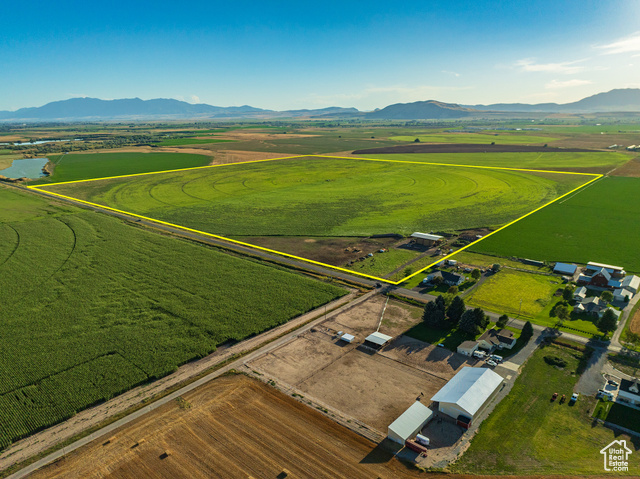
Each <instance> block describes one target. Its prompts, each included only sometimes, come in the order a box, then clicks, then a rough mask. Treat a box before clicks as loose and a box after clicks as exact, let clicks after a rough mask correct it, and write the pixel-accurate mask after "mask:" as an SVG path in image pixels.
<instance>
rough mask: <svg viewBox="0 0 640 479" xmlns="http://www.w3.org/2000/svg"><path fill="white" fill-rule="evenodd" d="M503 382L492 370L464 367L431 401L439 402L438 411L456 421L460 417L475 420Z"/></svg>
mask: <svg viewBox="0 0 640 479" xmlns="http://www.w3.org/2000/svg"><path fill="white" fill-rule="evenodd" d="M502 381H503V379H502V376H500V375H499V374H497V373H495V372H493V371H492V370H491V369H487V368H470V367H464V368H462V369H461V370H460V371H458V374H456V375H455V376H454V377H452V378H451V379H450V380H449V382H448V383H447V384H445V385H444V387H443V388H442V389H440V391H438V392H437V393H436V395H435V396H433V397H432V398H431V400H432V401H438V403H439V404H438V410H439V411H441V412H443V413H444V414H447V415H448V416H451V417H452V418H454V419H457V418H458V416H460V415H462V416H466V417H468V418H470V419H473V418H474V416H475V415H476V414H477V413H478V412H479V411H480V410H481V409H482V408H483V406H484V405H485V404H486V403H487V402H488V401H489V399H490V398H491V397H492V396H493V394H494V393H495V392H496V390H497V389H498V388H499V387H500V385H501V384H502Z"/></svg>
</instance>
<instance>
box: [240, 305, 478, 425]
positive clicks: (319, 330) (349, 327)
mask: <svg viewBox="0 0 640 479" xmlns="http://www.w3.org/2000/svg"><path fill="white" fill-rule="evenodd" d="M385 303H386V307H385ZM383 310H384V316H382V313H383ZM421 312H422V309H421V308H418V307H415V306H410V305H406V304H404V303H401V302H399V301H395V300H389V302H388V303H387V301H386V297H384V296H381V295H376V296H373V297H372V298H370V299H369V300H367V301H364V302H362V303H360V304H358V305H356V306H354V307H352V308H349V309H348V310H345V311H343V312H341V313H339V314H337V315H336V316H334V317H332V318H330V319H328V320H327V321H324V322H323V323H321V324H320V325H319V326H316V327H315V328H314V330H311V331H309V332H308V333H306V334H304V335H302V336H299V337H298V338H296V339H294V340H293V341H291V342H289V343H287V344H285V345H283V346H281V347H280V348H277V349H274V350H272V351H271V352H270V353H268V354H267V355H264V356H262V357H260V358H258V359H256V360H255V361H253V362H252V363H251V364H250V365H249V368H254V369H255V370H257V371H259V372H260V373H263V374H265V375H266V376H268V377H271V378H275V379H276V380H277V381H276V382H279V383H281V384H282V385H283V386H284V387H285V388H287V387H290V388H293V389H295V390H297V391H299V393H301V394H302V395H305V397H308V398H309V399H311V400H313V401H314V402H318V403H321V404H325V405H327V406H328V407H330V408H333V409H334V410H335V411H336V412H337V413H339V414H342V415H345V416H346V417H351V418H353V419H356V420H358V421H361V422H363V423H365V424H367V425H369V426H371V428H373V429H374V430H377V431H378V432H381V433H382V435H383V436H384V435H385V434H386V430H387V426H388V425H389V424H391V422H393V421H394V420H395V419H396V417H398V416H399V415H400V414H401V413H402V412H403V411H404V410H405V409H407V408H408V407H409V406H410V405H411V404H413V402H414V401H415V400H416V398H417V397H418V396H419V395H420V394H421V393H422V394H423V395H424V397H425V398H431V396H433V395H434V394H435V393H436V392H437V391H438V390H439V389H440V388H441V387H442V386H444V384H445V383H446V382H447V381H448V380H449V379H450V378H451V377H453V376H454V375H455V373H456V372H457V370H459V369H460V368H461V367H462V366H463V365H470V364H469V363H467V362H466V361H465V359H464V358H463V357H462V356H460V355H458V354H454V353H451V352H450V351H447V350H444V349H442V348H436V347H435V346H433V345H430V344H427V343H423V342H420V341H416V340H413V339H410V338H405V337H404V336H402V335H401V334H402V332H404V331H406V330H407V329H409V328H410V327H411V326H413V325H415V324H416V323H417V322H419V321H420V320H421V319H420V318H421ZM381 317H382V322H381V323H380V319H381ZM379 323H380V332H382V333H384V334H388V335H389V336H392V337H396V339H395V340H393V341H392V343H391V344H390V345H388V346H386V347H385V348H384V349H383V350H382V351H380V352H378V353H375V352H374V351H373V350H371V349H369V348H367V347H364V346H362V345H361V344H362V342H363V340H364V338H365V337H366V336H368V335H369V334H371V333H372V332H374V331H376V330H377V328H378V324H379ZM338 331H342V332H347V333H350V334H353V335H354V336H355V338H356V339H355V340H354V342H353V343H352V344H348V343H346V342H344V341H341V340H339V338H338V336H337V334H336V333H337V332H338Z"/></svg>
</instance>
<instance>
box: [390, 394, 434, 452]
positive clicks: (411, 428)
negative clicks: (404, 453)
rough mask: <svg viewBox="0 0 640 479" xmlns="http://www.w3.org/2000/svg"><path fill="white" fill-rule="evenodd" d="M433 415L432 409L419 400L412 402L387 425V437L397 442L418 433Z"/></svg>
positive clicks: (403, 441) (402, 442)
mask: <svg viewBox="0 0 640 479" xmlns="http://www.w3.org/2000/svg"><path fill="white" fill-rule="evenodd" d="M432 417H433V411H432V410H431V409H429V408H428V407H427V406H425V405H424V404H422V403H421V402H420V401H416V402H414V403H413V404H412V405H411V406H410V407H409V409H407V410H406V411H405V412H403V413H402V414H401V415H400V416H399V417H398V419H396V420H395V421H393V422H392V423H391V425H390V426H389V429H388V433H387V437H388V438H389V439H391V440H392V441H394V442H397V443H398V444H402V445H403V446H404V443H405V441H406V440H407V439H410V438H412V437H414V436H415V435H416V434H418V433H419V432H420V431H421V430H422V428H423V427H424V425H425V424H427V423H428V422H429V420H431V419H432Z"/></svg>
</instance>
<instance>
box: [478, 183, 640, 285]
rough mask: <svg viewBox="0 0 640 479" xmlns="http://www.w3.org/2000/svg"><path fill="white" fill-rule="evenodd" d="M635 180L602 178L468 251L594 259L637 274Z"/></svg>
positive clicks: (639, 189)
mask: <svg viewBox="0 0 640 479" xmlns="http://www.w3.org/2000/svg"><path fill="white" fill-rule="evenodd" d="M639 213H640V178H627V177H614V176H612V177H605V178H602V179H600V180H597V181H596V182H594V183H593V184H591V185H589V186H587V187H586V188H584V189H582V190H579V191H578V192H577V193H576V194H574V195H570V196H569V197H567V198H566V199H562V200H560V201H558V202H556V203H554V204H552V205H550V206H549V207H547V208H544V209H542V210H540V211H538V212H536V213H534V214H532V215H530V216H527V217H526V218H524V219H522V220H521V221H518V222H517V223H515V224H513V225H511V226H509V227H508V228H505V229H504V230H502V231H499V232H498V233H496V234H494V235H492V236H491V237H488V238H487V239H485V240H483V241H481V242H479V243H478V244H476V245H474V246H472V247H471V248H470V249H472V250H473V251H477V252H480V253H491V254H497V255H501V256H506V257H509V256H517V257H520V258H531V259H536V260H541V261H563V262H574V263H587V262H589V261H596V262H599V263H607V264H614V265H620V266H623V267H624V268H625V269H626V270H627V271H631V272H635V273H638V272H640V249H639V248H637V247H636V245H637V238H640V221H638V214H639Z"/></svg>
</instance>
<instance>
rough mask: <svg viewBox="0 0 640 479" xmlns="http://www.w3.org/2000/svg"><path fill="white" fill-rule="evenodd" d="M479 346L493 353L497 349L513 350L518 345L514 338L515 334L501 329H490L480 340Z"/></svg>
mask: <svg viewBox="0 0 640 479" xmlns="http://www.w3.org/2000/svg"><path fill="white" fill-rule="evenodd" d="M478 344H479V346H480V347H481V348H482V349H488V350H490V351H493V350H494V349H495V348H500V349H503V348H507V349H511V348H512V347H513V346H514V345H515V344H516V338H515V337H514V336H513V332H511V331H509V330H508V329H501V330H500V331H496V330H495V329H490V330H488V331H485V332H484V333H483V334H482V336H480V337H479V338H478Z"/></svg>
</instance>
